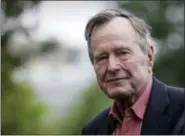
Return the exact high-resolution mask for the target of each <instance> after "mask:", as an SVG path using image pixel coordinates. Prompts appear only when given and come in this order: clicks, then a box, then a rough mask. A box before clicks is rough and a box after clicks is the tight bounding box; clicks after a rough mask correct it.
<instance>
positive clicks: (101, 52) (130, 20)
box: [82, 9, 184, 135]
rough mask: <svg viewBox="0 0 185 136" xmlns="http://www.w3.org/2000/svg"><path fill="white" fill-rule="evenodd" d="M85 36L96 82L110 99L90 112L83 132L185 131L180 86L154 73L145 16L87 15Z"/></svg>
mask: <svg viewBox="0 0 185 136" xmlns="http://www.w3.org/2000/svg"><path fill="white" fill-rule="evenodd" d="M85 38H86V40H87V43H88V52H89V56H90V60H91V62H92V64H93V67H94V70H95V73H96V77H97V81H98V84H99V86H100V88H101V89H102V91H103V92H104V93H105V94H106V95H107V96H108V97H109V98H111V99H113V100H114V103H113V104H112V106H111V107H109V108H107V109H105V110H103V111H102V112H100V113H99V114H98V115H96V116H95V117H93V118H92V119H91V120H90V121H89V122H88V123H87V124H86V125H85V126H84V128H83V130H82V134H84V135H112V134H113V135H119V134H136V135H140V134H142V135H144V134H148V135H152V134H156V135H157V134H182V132H184V131H182V129H183V128H184V122H183V123H182V121H181V123H179V122H180V121H179V120H180V118H184V117H183V116H182V112H183V110H184V89H183V88H177V87H172V86H168V85H166V84H164V83H162V82H161V81H159V80H158V79H156V78H155V77H153V74H152V67H153V63H154V45H155V42H154V40H153V39H152V37H151V35H150V31H149V26H148V25H147V24H146V23H145V21H143V20H142V19H139V18H138V17H136V16H134V15H133V14H131V13H129V12H127V11H118V10H112V9H108V10H104V11H102V12H100V13H98V14H97V15H95V16H94V17H92V18H91V19H90V20H89V22H88V24H87V25H86V30H85ZM177 124H180V125H179V127H181V128H178V126H177ZM177 128H178V129H177Z"/></svg>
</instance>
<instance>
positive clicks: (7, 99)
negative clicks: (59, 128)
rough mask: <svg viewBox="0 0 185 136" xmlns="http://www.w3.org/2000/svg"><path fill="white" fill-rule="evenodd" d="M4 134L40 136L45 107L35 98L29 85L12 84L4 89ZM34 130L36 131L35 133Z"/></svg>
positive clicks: (2, 100) (2, 102)
mask: <svg viewBox="0 0 185 136" xmlns="http://www.w3.org/2000/svg"><path fill="white" fill-rule="evenodd" d="M2 90H3V92H4V93H3V95H2V96H1V106H2V113H1V117H2V122H1V123H2V128H1V130H2V131H1V133H2V134H6V135H7V134H39V133H40V132H41V126H40V125H41V124H40V123H41V122H42V120H41V119H42V116H43V113H44V112H45V110H46V107H45V105H44V104H43V103H42V102H41V101H40V100H39V99H37V98H36V97H35V96H34V93H33V91H32V88H31V87H30V86H29V85H28V84H27V83H14V82H13V83H12V85H11V86H10V87H9V90H6V87H5V88H2ZM33 130H34V131H33Z"/></svg>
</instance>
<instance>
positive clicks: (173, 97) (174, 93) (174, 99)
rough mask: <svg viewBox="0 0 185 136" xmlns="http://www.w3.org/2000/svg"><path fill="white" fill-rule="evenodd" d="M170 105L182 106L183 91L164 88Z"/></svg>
mask: <svg viewBox="0 0 185 136" xmlns="http://www.w3.org/2000/svg"><path fill="white" fill-rule="evenodd" d="M166 88H167V91H168V97H169V100H170V102H171V103H174V104H178V105H179V104H180V105H184V97H185V90H184V88H180V87H175V86H169V85H167V86H166Z"/></svg>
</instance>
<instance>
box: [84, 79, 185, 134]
mask: <svg viewBox="0 0 185 136" xmlns="http://www.w3.org/2000/svg"><path fill="white" fill-rule="evenodd" d="M184 97H185V93H184V88H176V87H172V86H168V85H166V84H164V83H162V82H161V81H159V80H158V79H156V78H155V77H154V78H153V85H152V90H151V94H150V97H149V101H148V104H147V108H146V111H145V114H144V119H143V124H142V128H141V135H158V134H160V135H165V134H168V135H170V134H185V133H184V130H183V128H184V114H183V110H184ZM109 111H110V107H109V108H107V109H105V110H103V111H102V112H100V113H99V114H98V115H96V116H95V117H93V118H92V119H91V120H90V121H88V123H87V124H86V125H85V127H84V128H83V130H82V134H83V135H111V134H112V132H113V130H114V128H115V126H116V124H115V121H114V120H113V119H111V118H109V116H108V115H109Z"/></svg>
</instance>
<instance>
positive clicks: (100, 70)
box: [94, 65, 106, 82]
mask: <svg viewBox="0 0 185 136" xmlns="http://www.w3.org/2000/svg"><path fill="white" fill-rule="evenodd" d="M94 70H95V73H96V77H97V79H98V81H99V82H102V81H103V80H104V77H105V73H106V67H105V66H99V65H98V66H94Z"/></svg>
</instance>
